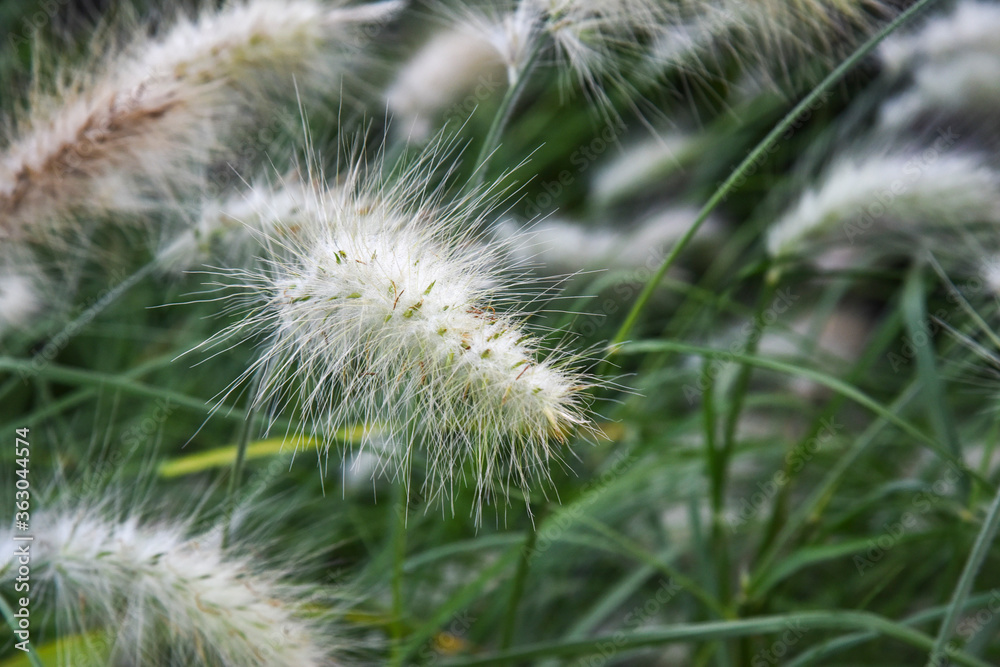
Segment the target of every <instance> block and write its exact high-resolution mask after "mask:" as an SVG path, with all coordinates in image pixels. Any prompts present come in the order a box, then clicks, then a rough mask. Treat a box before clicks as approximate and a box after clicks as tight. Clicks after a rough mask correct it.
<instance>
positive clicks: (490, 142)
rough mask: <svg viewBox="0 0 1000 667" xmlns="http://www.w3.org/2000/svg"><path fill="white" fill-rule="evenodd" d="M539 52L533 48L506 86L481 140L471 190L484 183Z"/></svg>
mask: <svg viewBox="0 0 1000 667" xmlns="http://www.w3.org/2000/svg"><path fill="white" fill-rule="evenodd" d="M539 51H540V49H539V48H538V47H535V49H534V50H533V51H532V52H531V54H530V55H529V56H528V58H527V59H526V60H525V62H524V66H523V67H521V69H520V70H519V71H518V73H517V78H516V79H515V80H514V83H513V84H511V85H509V86H507V92H505V93H504V96H503V99H502V100H500V108H499V109H497V112H496V115H494V116H493V122H492V123H491V124H490V129H489V130H488V131H487V132H486V138H485V139H484V140H483V145H482V147H481V148H480V149H479V155H477V156H476V162H475V177H474V179H473V181H472V183H473V186H474V187H473V190H475V189H478V188H479V187H481V186H482V185H483V183H485V182H486V173H487V171H488V170H489V164H490V160H492V159H493V154H494V153H495V152H496V150H497V148H499V146H500V137H501V136H502V135H503V133H504V130H505V129H507V124H508V123H509V122H510V119H511V116H513V114H514V108H515V107H516V106H517V102H518V100H519V99H520V98H521V94H522V93H524V89H525V87H527V84H528V79H530V78H531V77H530V75H531V71H532V70H533V69H534V67H535V63H536V62H537V61H538V55H539Z"/></svg>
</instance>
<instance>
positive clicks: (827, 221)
mask: <svg viewBox="0 0 1000 667" xmlns="http://www.w3.org/2000/svg"><path fill="white" fill-rule="evenodd" d="M929 155H931V154H930V153H919V152H916V151H914V152H912V153H897V154H890V155H886V156H881V157H864V156H847V157H843V158H840V159H839V160H838V161H837V162H835V163H834V164H833V165H832V166H831V167H830V168H829V169H828V171H827V172H826V174H825V175H824V176H823V178H822V179H821V181H820V183H819V184H818V185H816V186H814V187H812V188H810V189H809V190H808V191H807V192H805V193H804V194H803V195H802V196H801V197H800V198H799V200H798V201H797V202H796V203H795V204H794V205H793V206H792V207H791V208H790V209H789V210H788V211H787V212H786V213H785V214H784V215H783V216H782V217H781V218H780V219H779V220H778V221H777V222H776V223H775V224H774V225H773V226H772V227H771V229H770V230H769V232H768V235H767V250H768V252H769V253H770V254H771V256H772V257H787V256H793V255H797V254H800V253H802V252H804V251H805V250H807V249H809V248H810V247H814V246H815V244H817V243H818V242H820V241H821V240H826V241H827V242H831V241H833V242H843V241H845V240H847V241H849V242H851V243H854V242H856V241H857V239H859V238H860V239H862V240H863V239H864V238H865V234H867V233H870V232H879V231H882V232H884V231H888V230H890V229H891V223H894V222H898V223H901V224H903V225H905V227H904V228H903V229H902V230H901V231H906V230H907V229H910V228H915V227H919V226H927V225H931V226H946V225H959V224H969V223H977V222H1000V174H998V173H997V172H996V171H994V170H993V169H991V168H989V167H987V166H986V165H985V164H984V163H983V161H982V160H981V159H979V158H977V157H976V156H975V155H972V154H966V153H960V152H957V150H956V152H955V153H951V154H942V153H940V152H939V151H933V159H928V156H929Z"/></svg>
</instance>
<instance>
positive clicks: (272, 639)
mask: <svg viewBox="0 0 1000 667" xmlns="http://www.w3.org/2000/svg"><path fill="white" fill-rule="evenodd" d="M109 509H110V506H108V502H107V501H105V502H103V503H99V504H98V505H97V506H85V507H76V508H73V509H69V510H60V511H40V512H37V513H34V514H33V515H32V528H33V536H34V540H33V541H32V542H30V543H25V544H30V553H31V584H30V585H31V599H32V600H33V601H35V604H48V603H51V604H52V605H53V609H54V610H55V612H56V618H57V620H58V621H60V622H63V623H67V624H68V625H69V630H70V631H71V632H85V633H88V634H89V633H90V632H91V631H93V630H95V629H96V630H97V631H98V635H97V637H94V636H93V635H91V637H92V638H91V639H89V640H88V641H86V642H82V643H81V644H80V649H79V650H83V651H86V652H87V653H88V654H90V655H79V654H71V655H66V656H64V658H63V659H64V660H66V662H65V664H70V665H77V664H98V661H100V664H111V665H139V664H158V665H191V664H199V665H246V666H248V667H250V666H256V667H284V666H286V665H302V666H303V667H308V666H310V665H317V666H319V665H329V664H332V662H333V660H334V658H335V656H334V655H332V653H333V651H334V650H335V641H334V640H333V638H332V637H331V635H330V634H329V628H326V627H322V626H321V624H320V623H319V622H318V621H317V620H315V614H313V613H312V612H311V611H310V610H309V606H310V604H311V603H313V602H314V596H312V595H311V594H310V593H308V592H307V590H306V589H305V588H304V587H299V586H295V585H291V584H288V583H285V581H284V579H285V577H284V575H285V573H284V572H276V571H268V570H265V569H263V568H261V567H260V566H259V565H257V564H255V563H254V562H253V560H252V559H251V556H250V555H249V554H246V553H244V554H242V555H235V554H234V553H233V551H232V550H230V551H224V550H223V549H222V548H221V546H220V544H219V536H218V535H215V534H203V535H196V536H194V537H190V536H189V532H190V531H189V529H190V526H188V525H186V524H184V523H159V524H149V523H143V522H141V521H140V520H139V519H138V518H136V517H135V516H126V517H124V518H122V517H114V516H111V515H112V514H116V513H115V512H110V511H109ZM13 536H14V532H13V529H4V530H0V537H2V539H3V540H4V541H5V542H7V543H8V544H20V543H16V542H11V538H12V537H13ZM13 552H14V550H13V549H5V550H4V553H3V555H2V556H0V581H4V582H10V581H12V580H13V579H14V577H16V576H17V573H18V561H17V559H16V558H15V557H14V556H13ZM33 611H35V610H33ZM40 612H41V609H39V610H38V611H36V612H35V613H40ZM74 646H76V644H74ZM64 652H68V653H75V651H67V650H65V649H64ZM91 661H93V662H91Z"/></svg>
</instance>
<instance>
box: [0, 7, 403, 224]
mask: <svg viewBox="0 0 1000 667" xmlns="http://www.w3.org/2000/svg"><path fill="white" fill-rule="evenodd" d="M341 4H342V3H336V2H335V3H332V4H327V3H323V2H320V1H319V0H290V2H278V1H277V0H245V1H241V2H235V3H232V4H229V5H226V6H225V7H223V8H222V9H218V10H216V9H213V8H211V7H207V6H206V7H204V8H203V9H202V11H200V12H199V13H197V14H195V15H191V16H187V15H184V14H180V15H179V16H177V17H176V18H175V20H174V21H173V23H172V25H170V26H169V27H168V28H166V29H165V30H162V31H159V32H158V33H156V34H155V35H153V36H152V37H149V36H147V33H149V30H148V29H147V28H146V27H145V26H142V27H141V28H139V29H137V28H135V27H130V26H117V25H115V26H109V27H108V28H107V29H106V30H105V31H104V32H106V33H108V34H111V35H112V36H111V37H110V38H109V37H98V38H97V39H96V40H95V42H94V43H93V44H92V45H91V47H90V51H91V54H92V56H91V60H90V63H89V64H87V65H85V66H82V67H80V66H76V65H73V66H57V67H56V74H55V76H54V80H53V81H51V82H41V81H37V82H35V86H34V89H33V93H32V95H31V99H30V100H29V101H28V102H27V103H26V105H25V108H24V109H23V110H22V111H21V112H20V113H18V114H16V116H15V118H13V119H10V120H8V121H7V122H6V124H5V125H6V129H5V132H4V134H5V135H6V142H5V146H4V148H3V151H2V154H0V212H2V214H3V216H2V218H0V234H2V235H4V236H8V237H13V238H27V239H29V240H32V241H53V240H55V239H61V240H62V242H63V243H65V235H66V234H67V233H71V232H72V231H73V224H72V223H73V221H74V220H75V219H76V216H77V215H79V214H81V213H86V214H87V216H88V217H91V218H92V217H97V218H101V217H107V216H111V215H122V214H135V213H143V212H148V211H150V210H157V209H160V208H169V205H170V204H172V203H173V202H175V201H178V200H179V197H180V195H181V194H182V193H184V192H189V191H191V190H192V189H197V188H199V187H201V186H202V185H203V181H204V178H205V174H204V171H205V169H206V168H207V167H208V166H209V165H210V164H212V163H213V162H214V161H216V160H218V159H219V158H220V157H221V156H222V155H224V154H225V152H224V149H225V147H226V138H227V137H226V135H227V133H228V132H230V131H231V129H232V126H233V125H237V124H238V121H240V119H241V117H244V116H246V115H247V114H246V111H247V110H248V109H252V110H260V108H261V107H262V106H263V107H265V108H266V107H267V106H268V105H271V104H273V103H274V102H276V101H277V99H278V97H279V95H284V96H288V95H289V94H290V93H292V92H299V93H302V94H309V93H311V92H313V91H316V92H318V91H321V90H325V89H328V88H331V87H335V84H336V81H337V77H338V76H339V75H340V74H341V73H343V72H344V71H345V65H346V64H347V63H348V62H349V56H352V55H354V54H355V53H356V52H358V51H359V47H358V46H357V44H356V40H352V39H351V37H352V35H353V34H354V31H355V29H356V28H358V27H360V26H361V25H362V24H365V23H368V22H371V21H381V20H386V19H387V18H388V17H390V16H391V15H392V14H393V13H395V12H396V11H397V10H398V9H399V8H400V7H401V6H402V3H401V2H396V1H389V2H379V3H376V4H372V5H361V6H355V7H344V6H341ZM126 33H131V34H134V35H138V37H133V38H131V39H130V40H129V42H128V43H127V44H126V45H124V46H119V42H120V41H121V40H122V37H121V36H122V35H123V34H126Z"/></svg>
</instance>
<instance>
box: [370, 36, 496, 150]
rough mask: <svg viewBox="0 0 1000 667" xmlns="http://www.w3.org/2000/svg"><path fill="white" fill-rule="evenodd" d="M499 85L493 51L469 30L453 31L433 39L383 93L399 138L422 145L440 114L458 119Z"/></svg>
mask: <svg viewBox="0 0 1000 667" xmlns="http://www.w3.org/2000/svg"><path fill="white" fill-rule="evenodd" d="M504 81H505V79H504V65H503V61H502V59H501V56H500V53H499V52H498V51H497V49H496V47H495V46H494V45H493V44H492V43H491V42H490V41H489V40H485V39H483V38H482V36H481V35H480V34H478V33H476V32H474V31H471V30H468V29H463V28H461V27H453V28H450V29H445V30H441V31H439V32H437V33H436V34H434V35H432V36H431V38H430V39H429V40H427V42H426V43H425V44H424V45H423V46H422V47H421V48H420V49H419V50H418V51H417V52H416V53H415V54H414V55H413V57H412V58H411V59H410V60H409V61H407V62H406V63H405V64H404V65H403V66H402V67H401V68H400V70H399V72H398V73H397V74H396V76H395V79H394V80H393V82H392V84H390V86H389V88H388V89H387V90H386V94H385V97H386V106H387V107H388V109H389V112H390V113H392V115H393V117H394V118H395V122H396V123H397V127H398V129H399V131H400V132H401V133H402V134H403V135H404V136H406V137H408V138H410V139H413V140H419V141H423V140H426V139H428V138H429V137H430V136H431V135H432V133H433V130H434V122H435V121H436V120H437V118H438V117H439V116H441V115H442V114H443V113H444V114H445V115H447V116H449V118H446V119H445V120H446V121H447V120H450V119H451V118H450V117H451V116H458V117H460V118H461V117H462V114H464V113H469V112H471V111H472V109H473V108H474V107H475V105H476V104H477V103H479V102H481V101H483V99H486V98H488V96H489V95H490V94H491V93H494V92H497V90H498V89H502V87H501V86H500V85H499V84H500V83H501V82H504ZM463 96H470V97H471V99H469V100H468V101H465V100H463V99H462V98H463ZM449 107H451V108H452V109H451V113H448V111H449Z"/></svg>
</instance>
